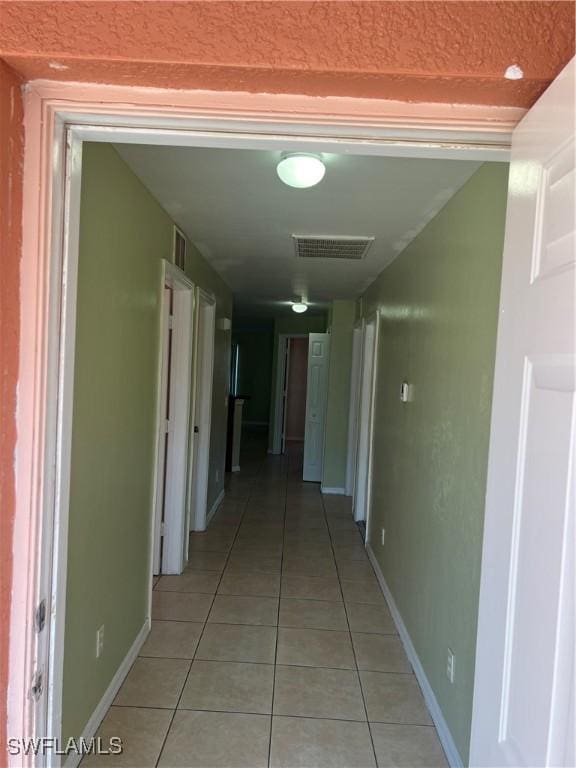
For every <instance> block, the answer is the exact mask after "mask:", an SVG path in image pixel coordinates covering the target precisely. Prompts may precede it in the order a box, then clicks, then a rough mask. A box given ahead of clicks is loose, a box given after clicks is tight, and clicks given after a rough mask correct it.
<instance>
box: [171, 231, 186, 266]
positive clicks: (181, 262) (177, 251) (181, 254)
mask: <svg viewBox="0 0 576 768" xmlns="http://www.w3.org/2000/svg"><path fill="white" fill-rule="evenodd" d="M173 261H174V264H175V265H176V266H177V267H179V268H180V269H181V270H182V271H184V270H185V269H186V238H185V237H184V235H183V234H182V232H180V230H179V229H178V227H174V254H173Z"/></svg>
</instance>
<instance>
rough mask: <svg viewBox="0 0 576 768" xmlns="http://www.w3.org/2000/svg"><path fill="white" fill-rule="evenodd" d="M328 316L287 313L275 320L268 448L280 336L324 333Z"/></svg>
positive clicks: (273, 413) (274, 401)
mask: <svg viewBox="0 0 576 768" xmlns="http://www.w3.org/2000/svg"><path fill="white" fill-rule="evenodd" d="M326 322H327V317H326V315H325V314H321V315H309V314H308V313H306V314H304V315H297V314H293V315H287V316H286V317H277V318H275V320H274V346H273V349H272V389H271V398H270V427H269V430H268V448H269V449H270V450H271V449H272V438H273V435H274V424H275V422H276V414H275V412H274V406H275V403H276V376H277V368H278V337H279V336H281V335H282V334H285V333H288V334H291V333H293V334H295V335H297V334H307V333H324V332H325V331H326Z"/></svg>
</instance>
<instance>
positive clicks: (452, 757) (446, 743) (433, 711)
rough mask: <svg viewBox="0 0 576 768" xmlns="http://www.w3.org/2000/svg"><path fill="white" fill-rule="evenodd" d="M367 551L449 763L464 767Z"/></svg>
mask: <svg viewBox="0 0 576 768" xmlns="http://www.w3.org/2000/svg"><path fill="white" fill-rule="evenodd" d="M366 551H367V552H368V557H369V558H370V562H371V563H372V565H373V566H374V571H375V572H376V578H377V579H378V583H379V584H380V588H381V589H382V592H384V597H385V598H386V602H387V603H388V608H389V609H390V613H391V614H392V618H393V619H394V624H396V629H397V630H398V634H399V635H400V639H401V640H402V644H403V645H404V650H405V651H406V655H407V656H408V659H409V660H410V663H411V664H412V667H413V668H414V674H415V675H416V678H417V680H418V682H419V683H420V688H421V689H422V693H423V695H424V700H425V701H426V705H427V706H428V710H429V712H430V715H431V717H432V720H433V721H434V725H435V726H436V730H437V731H438V737H439V739H440V741H441V742H442V746H443V747H444V752H445V753H446V757H447V759H448V763H449V764H450V766H451V768H462V767H463V765H464V763H463V762H462V758H461V757H460V754H459V753H458V749H457V747H456V744H455V743H454V739H453V738H452V734H451V733H450V729H449V728H448V723H447V722H446V720H445V719H444V715H443V714H442V710H441V709H440V705H439V704H438V701H437V700H436V696H435V695H434V691H433V690H432V686H431V685H430V682H429V681H428V678H427V677H426V673H425V672H424V668H423V666H422V663H421V661H420V659H419V658H418V654H417V653H416V649H415V648H414V645H413V644H412V640H411V639H410V635H409V634H408V630H407V629H406V625H405V624H404V621H403V620H402V616H401V615H400V611H399V610H398V607H397V606H396V603H395V602H394V598H393V597H392V593H391V592H390V589H389V588H388V585H387V584H386V580H385V578H384V574H383V573H382V569H381V568H380V563H379V562H378V560H377V559H376V555H375V554H374V551H373V550H372V547H371V546H370V544H367V545H366Z"/></svg>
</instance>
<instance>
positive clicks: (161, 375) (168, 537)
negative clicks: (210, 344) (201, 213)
mask: <svg viewBox="0 0 576 768" xmlns="http://www.w3.org/2000/svg"><path fill="white" fill-rule="evenodd" d="M164 287H169V288H171V289H172V291H173V294H172V295H173V314H172V318H173V320H172V334H173V335H172V354H171V357H170V361H168V349H167V348H166V346H167V339H168V330H169V326H168V327H166V320H167V318H168V317H169V316H170V315H169V309H168V311H167V308H166V294H165V292H164ZM160 290H161V296H162V300H161V311H160V349H159V355H158V374H157V387H156V392H157V396H156V398H157V399H156V448H155V456H156V461H155V467H154V491H153V499H154V510H153V515H152V535H151V537H150V538H151V541H152V557H151V565H152V568H151V571H152V572H151V573H150V579H149V582H150V584H152V576H153V575H154V574H156V573H160V572H162V573H164V574H178V573H181V572H182V569H183V567H184V563H185V561H186V559H187V552H188V528H189V525H188V514H189V510H188V504H187V487H188V466H189V460H188V457H189V453H190V450H189V449H190V442H189V424H190V410H191V408H190V405H191V373H192V344H193V338H194V331H193V317H194V303H195V301H194V283H193V282H192V281H191V280H190V279H189V278H188V277H187V276H186V275H185V274H184V272H183V271H182V270H181V269H179V268H178V267H177V266H175V265H174V264H171V263H170V262H168V261H166V260H165V259H162V271H161V281H160ZM168 363H169V364H170V376H168V371H167V364H168ZM168 381H170V391H169V392H167V391H166V387H167V384H168ZM167 398H169V402H170V422H174V424H173V428H171V427H172V424H170V428H169V434H170V435H171V438H172V439H171V440H169V442H168V458H167V457H166V456H165V442H166V441H165V434H166V426H167V425H166V418H165V415H164V412H163V411H164V405H165V403H166V399H167ZM164 471H166V479H165V481H164V482H163V480H164ZM164 489H165V490H164ZM162 507H164V526H162ZM162 538H163V539H164V545H163V547H162V554H163V556H162V560H160V549H161V543H160V542H161V539H162ZM164 555H166V557H164ZM160 569H161V570H160ZM151 601H152V593H151V591H150V612H151Z"/></svg>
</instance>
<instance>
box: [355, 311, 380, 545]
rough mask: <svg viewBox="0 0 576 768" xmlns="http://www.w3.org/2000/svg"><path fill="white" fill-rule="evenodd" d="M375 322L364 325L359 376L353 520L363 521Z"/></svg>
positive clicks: (365, 515) (368, 467) (366, 501)
mask: <svg viewBox="0 0 576 768" xmlns="http://www.w3.org/2000/svg"><path fill="white" fill-rule="evenodd" d="M377 334H378V320H377V318H373V319H371V320H369V321H368V322H367V323H366V325H365V326H364V332H363V335H362V336H363V338H362V363H361V370H362V372H361V377H360V404H359V408H358V448H357V451H356V479H355V482H354V499H353V505H352V506H353V510H354V520H356V521H357V522H358V521H361V520H364V521H366V535H368V513H369V509H370V478H371V471H372V467H371V464H372V423H373V420H374V385H375V373H376V370H375V356H376V345H377Z"/></svg>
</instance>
